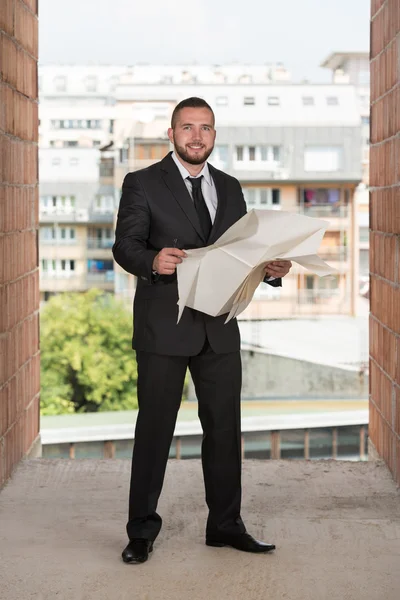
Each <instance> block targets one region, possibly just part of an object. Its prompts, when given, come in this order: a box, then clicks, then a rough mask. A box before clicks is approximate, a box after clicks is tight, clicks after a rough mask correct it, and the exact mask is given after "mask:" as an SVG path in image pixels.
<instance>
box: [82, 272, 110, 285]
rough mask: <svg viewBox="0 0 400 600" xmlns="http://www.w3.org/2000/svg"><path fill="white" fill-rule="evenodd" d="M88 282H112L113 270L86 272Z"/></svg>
mask: <svg viewBox="0 0 400 600" xmlns="http://www.w3.org/2000/svg"><path fill="white" fill-rule="evenodd" d="M87 281H88V283H112V282H113V281H114V271H101V272H97V273H88V274H87Z"/></svg>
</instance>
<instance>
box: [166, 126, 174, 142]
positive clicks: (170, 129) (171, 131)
mask: <svg viewBox="0 0 400 600" xmlns="http://www.w3.org/2000/svg"><path fill="white" fill-rule="evenodd" d="M167 133H168V137H169V141H170V142H171V144H173V143H174V130H173V129H172V127H169V129H168V132H167Z"/></svg>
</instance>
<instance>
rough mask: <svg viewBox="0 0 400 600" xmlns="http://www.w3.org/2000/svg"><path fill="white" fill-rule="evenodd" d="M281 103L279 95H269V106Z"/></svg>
mask: <svg viewBox="0 0 400 600" xmlns="http://www.w3.org/2000/svg"><path fill="white" fill-rule="evenodd" d="M280 103H281V100H280V98H279V97H278V96H268V98H267V104H268V106H279V105H280Z"/></svg>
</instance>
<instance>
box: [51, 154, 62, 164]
mask: <svg viewBox="0 0 400 600" xmlns="http://www.w3.org/2000/svg"><path fill="white" fill-rule="evenodd" d="M51 164H52V165H53V167H57V166H58V165H61V158H60V157H59V156H55V157H54V158H52V159H51Z"/></svg>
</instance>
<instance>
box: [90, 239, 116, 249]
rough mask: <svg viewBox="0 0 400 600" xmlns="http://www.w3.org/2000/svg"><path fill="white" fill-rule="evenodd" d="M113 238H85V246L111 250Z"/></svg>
mask: <svg viewBox="0 0 400 600" xmlns="http://www.w3.org/2000/svg"><path fill="white" fill-rule="evenodd" d="M113 244H114V240H113V239H106V238H103V239H101V238H92V237H89V238H88V239H87V247H88V249H89V250H98V249H99V250H111V248H112V247H113Z"/></svg>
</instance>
